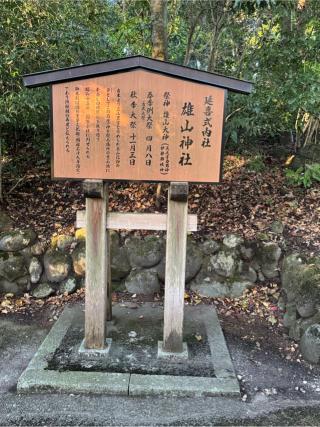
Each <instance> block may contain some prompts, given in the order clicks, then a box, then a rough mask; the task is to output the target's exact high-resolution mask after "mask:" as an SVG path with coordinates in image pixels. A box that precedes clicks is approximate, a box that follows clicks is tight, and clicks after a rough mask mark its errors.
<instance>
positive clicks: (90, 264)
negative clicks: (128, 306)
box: [85, 184, 108, 349]
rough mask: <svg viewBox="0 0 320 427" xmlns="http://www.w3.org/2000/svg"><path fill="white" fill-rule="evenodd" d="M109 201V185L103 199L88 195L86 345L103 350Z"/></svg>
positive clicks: (104, 343) (105, 187)
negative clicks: (107, 208)
mask: <svg viewBox="0 0 320 427" xmlns="http://www.w3.org/2000/svg"><path fill="white" fill-rule="evenodd" d="M107 201H108V193H107V184H105V185H104V194H103V197H102V198H90V197H86V213H87V214H86V230H87V236H86V279H85V280H86V298H85V347H86V348H88V349H103V348H105V345H106V312H107V306H106V302H107V272H106V260H107V259H108V256H107V255H108V254H107V239H106V218H107V215H106V205H107Z"/></svg>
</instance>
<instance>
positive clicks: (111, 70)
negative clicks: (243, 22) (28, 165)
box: [24, 56, 252, 184]
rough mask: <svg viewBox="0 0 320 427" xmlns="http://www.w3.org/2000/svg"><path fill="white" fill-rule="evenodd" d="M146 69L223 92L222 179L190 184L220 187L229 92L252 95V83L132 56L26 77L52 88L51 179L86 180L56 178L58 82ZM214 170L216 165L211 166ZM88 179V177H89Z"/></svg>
mask: <svg viewBox="0 0 320 427" xmlns="http://www.w3.org/2000/svg"><path fill="white" fill-rule="evenodd" d="M139 69H141V70H145V71H148V72H152V73H155V74H160V75H164V76H168V77H171V78H176V79H182V80H185V81H189V82H191V83H196V84H201V85H202V84H203V85H207V86H214V87H216V88H218V89H221V90H224V95H223V96H224V105H223V106H222V111H223V123H222V135H221V142H220V141H218V143H219V144H221V154H220V165H219V177H218V179H217V181H214V182H212V181H202V180H199V181H198V180H197V181H196V180H194V181H190V182H192V183H194V184H205V183H210V184H219V183H220V182H221V181H222V176H223V158H224V149H225V143H226V133H225V117H226V104H227V96H228V91H229V90H230V91H233V92H238V93H246V94H248V93H250V92H251V90H252V83H251V82H247V81H243V80H238V79H234V78H230V77H226V76H223V75H220V74H217V73H209V72H206V71H200V70H196V69H192V68H189V67H184V66H180V65H176V64H172V63H169V62H164V61H159V60H155V59H150V58H146V57H144V56H133V57H128V58H122V59H117V60H112V61H104V62H100V63H95V64H89V65H80V66H75V67H69V68H64V69H58V70H54V71H44V72H40V73H34V74H29V75H26V76H24V84H25V86H26V87H39V86H44V85H50V141H51V178H52V179H53V180H56V181H61V180H69V181H83V180H84V179H86V178H84V177H81V178H80V177H79V178H77V177H68V176H65V177H55V176H54V165H55V163H54V158H55V145H54V132H53V130H54V129H53V123H54V117H53V94H52V92H53V86H54V85H56V84H59V83H64V82H68V81H71V82H73V81H76V80H86V79H90V78H95V77H102V76H107V75H112V74H123V73H130V72H131V71H134V70H139ZM212 167H214V165H212ZM87 178H89V177H87ZM92 179H102V180H103V181H105V182H112V181H116V182H129V181H135V182H146V183H156V182H159V183H161V182H170V179H163V180H161V179H159V180H158V179H156V180H154V179H141V180H140V179H139V180H130V179H127V178H123V179H122V178H107V177H103V178H92ZM185 180H186V179H183V180H179V179H174V181H180V182H183V181H185Z"/></svg>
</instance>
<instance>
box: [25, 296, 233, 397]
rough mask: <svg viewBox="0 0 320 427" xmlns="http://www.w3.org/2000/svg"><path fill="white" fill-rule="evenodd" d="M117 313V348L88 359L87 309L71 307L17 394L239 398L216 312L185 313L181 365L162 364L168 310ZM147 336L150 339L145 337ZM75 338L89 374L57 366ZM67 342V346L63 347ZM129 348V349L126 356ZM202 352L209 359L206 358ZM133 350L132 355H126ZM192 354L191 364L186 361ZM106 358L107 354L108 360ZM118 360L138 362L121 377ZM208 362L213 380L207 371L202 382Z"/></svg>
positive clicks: (195, 310)
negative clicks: (133, 333) (199, 335)
mask: <svg viewBox="0 0 320 427" xmlns="http://www.w3.org/2000/svg"><path fill="white" fill-rule="evenodd" d="M113 312H114V313H115V318H116V319H117V322H116V323H117V327H116V328H115V327H114V328H113V329H112V328H109V333H110V334H111V335H112V334H113V335H112V337H113V341H112V346H110V345H108V353H104V354H101V353H100V354H99V353H98V354H99V357H95V355H96V354H97V353H96V351H93V353H91V351H90V350H89V352H90V353H88V350H85V352H84V353H82V352H81V353H79V343H80V342H81V338H80V337H81V335H82V334H83V320H84V318H83V309H82V307H81V306H76V307H72V308H68V307H67V308H66V309H65V310H64V311H63V313H62V315H61V316H60V318H59V319H58V321H57V322H56V324H55V325H54V326H53V328H52V329H51V331H50V332H49V334H48V335H47V337H46V338H45V340H44V342H43V343H42V345H41V346H40V348H39V350H38V351H37V353H36V354H35V356H34V357H33V359H32V360H31V362H30V364H29V366H28V367H27V369H26V370H25V371H24V373H23V374H22V375H21V377H20V378H19V381H18V384H17V391H18V392H19V393H27V392H39V391H44V390H47V391H48V390H49V391H58V392H67V393H105V394H110V395H126V396H128V395H129V396H185V397H199V396H231V397H233V396H240V388H239V384H238V381H237V378H236V375H235V371H234V368H233V364H232V361H231V358H230V355H229V351H228V348H227V346H226V343H225V340H224V336H223V333H222V330H221V327H220V324H219V320H218V317H217V314H216V311H215V309H214V307H212V306H210V307H209V306H197V307H192V306H187V307H186V316H185V317H186V322H187V323H186V325H185V331H186V334H187V335H186V336H185V338H186V341H187V342H188V343H189V348H188V349H187V348H186V347H187V346H186V343H185V349H184V350H185V352H184V356H183V359H180V360H181V361H182V363H180V360H178V361H177V360H175V362H176V365H175V362H174V361H172V362H171V363H166V362H167V359H166V358H165V359H164V360H162V359H161V358H160V360H158V361H157V357H156V356H157V352H158V350H159V349H162V347H161V344H160V343H158V341H159V335H160V336H161V331H162V324H161V322H162V318H163V308H162V307H161V306H158V307H155V306H154V304H152V305H151V304H149V305H148V303H145V304H143V305H142V306H141V307H139V308H138V309H137V310H135V311H134V312H133V310H130V309H129V310H128V309H126V308H122V306H121V305H116V306H114V307H113ZM141 319H142V320H141ZM132 322H135V323H134V324H135V325H136V327H137V331H138V334H137V336H136V337H135V338H130V337H128V330H129V331H130V330H131V329H130V328H131V327H132V324H133V323H132ZM137 322H142V323H139V325H140V326H139V328H140V329H139V328H138V324H137ZM126 328H129V329H126ZM148 328H149V329H148ZM198 328H202V332H201V333H202V334H203V338H204V341H205V342H204V343H198V342H197V340H196V339H195V338H194V336H193V335H192V334H194V333H195V330H196V332H199V330H198ZM69 331H70V332H69ZM81 331H82V332H81ZM192 331H193V332H192ZM152 332H153V333H154V334H155V335H154V336H153V338H151V337H150V336H149V335H148V334H152ZM155 332H156V333H155ZM74 333H75V334H76V335H74ZM68 334H69V335H68ZM70 334H71V335H70ZM143 334H144V335H145V337H143V336H142V335H143ZM75 336H76V337H79V341H77V342H78V344H77V345H74V346H73V350H72V352H73V353H72V354H73V357H74V360H73V363H75V361H77V358H80V359H81V356H83V360H84V361H85V363H84V365H80V366H84V368H83V369H82V368H81V369H79V367H77V366H78V365H77V364H72V363H71V364H70V365H68V363H66V364H63V365H60V366H59V364H58V365H57V364H55V363H52V361H53V360H57V358H58V360H61V359H60V356H61V354H60V353H59V351H61V349H62V350H63V352H64V353H63V354H62V357H64V362H68V360H69V356H68V354H69V348H70V347H69V343H70V341H68V339H70V337H71V338H72V337H73V338H74V337H75ZM68 337H69V338H68ZM82 337H83V335H82ZM192 339H193V340H194V342H193V343H192ZM145 340H146V341H145ZM63 342H65V343H67V344H63ZM109 344H110V340H109ZM66 345H67V347H66ZM146 345H147V346H149V347H148V349H149V350H148V351H147V357H145V358H144V359H143V360H144V362H143V363H145V361H146V360H150V361H151V365H150V368H148V369H149V370H147V371H145V370H143V369H142V368H145V366H142V365H141V367H139V360H140V358H139V357H144V356H143V355H144V353H145V352H146V347H145V346H146ZM125 346H126V347H125ZM124 348H125V349H127V350H125V352H124V350H123V349H124ZM135 348H136V349H137V350H135ZM199 349H200V350H199ZM201 349H203V351H204V353H201V351H202V350H201ZM65 350H67V351H65ZM129 350H130V352H131V353H127V351H129ZM135 351H138V353H135ZM188 351H189V358H186V357H187V355H188ZM199 351H200V353H199ZM57 352H58V357H57V355H56V353H57ZM123 352H124V354H123ZM139 352H140V353H139ZM106 354H108V356H107V357H106ZM199 355H200V359H199ZM88 356H92V357H91V358H90V357H88ZM137 356H138V357H137ZM117 357H120V358H121V357H123V358H124V359H130V360H131V358H132V357H133V358H135V360H137V362H135V363H134V364H132V363H131V364H130V363H127V362H126V363H127V364H126V365H122V366H124V368H125V370H122V371H117V370H116V369H117V367H116V366H114V365H113V364H114V363H115V362H116V361H117ZM201 357H203V359H201ZM108 360H111V362H112V363H111V364H109V365H108V363H106V361H108ZM80 361H81V360H80ZM203 361H205V363H206V364H209V365H210V366H212V372H213V374H211V370H210V369H211V368H210V369H209V370H208V369H207V370H204V371H203V373H205V375H207V376H205V375H202V376H201V374H200V376H197V375H199V372H202V371H201V369H202V366H203ZM199 363H200V364H199ZM140 364H141V362H140ZM157 364H158V365H157ZM193 364H194V366H193ZM61 366H62V368H61ZM68 366H70V367H68ZM103 366H104V368H103ZM159 366H160V368H159ZM99 367H102V368H103V369H100V368H99ZM109 367H110V368H111V371H110V369H109ZM90 369H91V370H90ZM112 369H113V370H112ZM150 369H151V370H150ZM159 369H160V370H159ZM199 369H200V370H199ZM137 370H138V372H137ZM140 372H142V373H140ZM161 372H168V374H165V375H163V374H161ZM170 372H172V374H170ZM182 372H185V374H183V373H182ZM145 373H147V374H145ZM154 373H156V374H154Z"/></svg>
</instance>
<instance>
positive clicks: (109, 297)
mask: <svg viewBox="0 0 320 427" xmlns="http://www.w3.org/2000/svg"><path fill="white" fill-rule="evenodd" d="M107 219H108V212H107ZM106 239H107V254H106V272H107V320H108V321H111V320H112V277H111V238H110V232H109V230H108V229H107V230H106Z"/></svg>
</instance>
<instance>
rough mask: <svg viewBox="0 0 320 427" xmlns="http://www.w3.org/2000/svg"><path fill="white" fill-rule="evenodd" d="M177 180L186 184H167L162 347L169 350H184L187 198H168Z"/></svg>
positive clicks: (176, 351)
mask: <svg viewBox="0 0 320 427" xmlns="http://www.w3.org/2000/svg"><path fill="white" fill-rule="evenodd" d="M179 184H180V185H185V183H171V185H170V189H169V194H168V216H167V221H168V226H167V244H166V276H165V295H164V325H163V349H164V350H165V351H167V352H172V353H179V352H182V350H183V311H184V287H185V286H184V282H185V271H186V252H187V217H188V201H187V200H185V201H176V200H172V199H171V193H173V192H174V186H179Z"/></svg>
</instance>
